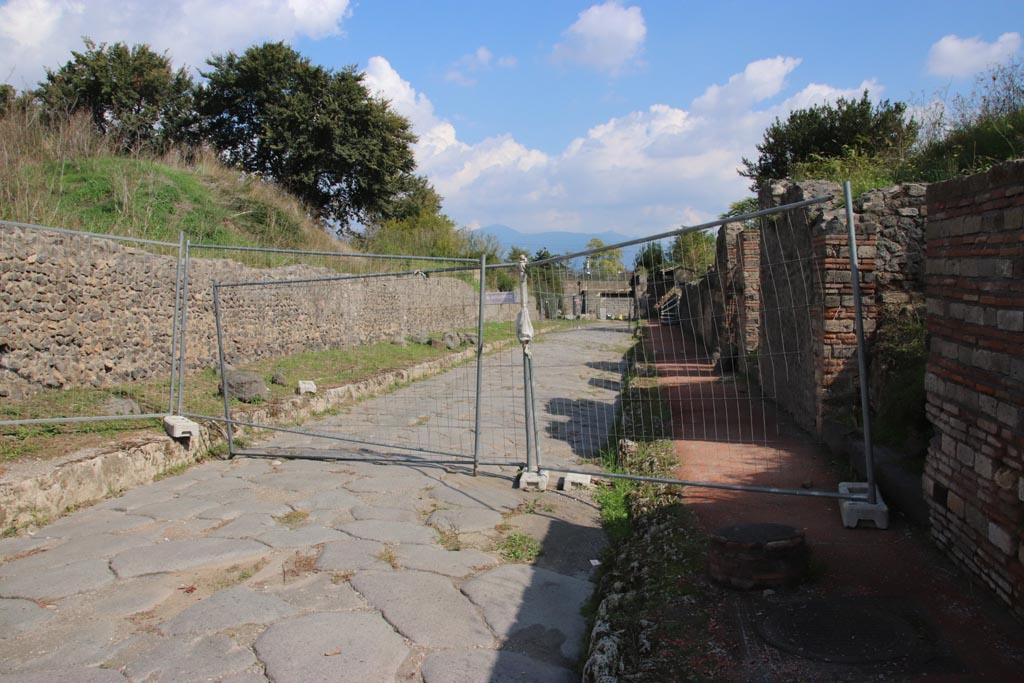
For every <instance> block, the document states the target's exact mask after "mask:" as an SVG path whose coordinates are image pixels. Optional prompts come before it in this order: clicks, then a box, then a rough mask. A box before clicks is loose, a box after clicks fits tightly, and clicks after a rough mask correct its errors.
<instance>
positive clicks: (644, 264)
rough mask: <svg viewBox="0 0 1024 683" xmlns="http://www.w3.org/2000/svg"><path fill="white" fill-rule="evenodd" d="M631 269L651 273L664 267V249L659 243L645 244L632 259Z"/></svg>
mask: <svg viewBox="0 0 1024 683" xmlns="http://www.w3.org/2000/svg"><path fill="white" fill-rule="evenodd" d="M633 267H634V268H635V269H637V270H640V269H643V270H646V271H647V272H653V271H655V270H658V269H659V268H664V267H665V248H664V247H662V246H661V243H660V242H650V243H648V244H645V245H644V246H643V247H642V248H641V249H640V251H638V252H637V254H636V256H634V257H633Z"/></svg>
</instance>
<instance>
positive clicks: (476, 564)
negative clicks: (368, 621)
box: [395, 545, 500, 578]
mask: <svg viewBox="0 0 1024 683" xmlns="http://www.w3.org/2000/svg"><path fill="white" fill-rule="evenodd" d="M395 554H396V555H397V556H398V564H399V565H400V566H401V567H403V568H406V569H416V570H419V571H424V572H433V573H435V574H444V575H445V576H453V577H456V578H462V577H465V576H469V575H470V574H474V573H476V572H477V571H478V570H480V569H483V568H488V567H494V566H496V565H498V564H500V562H499V561H498V560H497V558H495V557H492V556H490V555H488V554H487V553H483V552H480V551H479V550H474V549H472V548H467V549H465V550H455V551H452V550H445V549H444V548H439V547H438V546H435V545H400V546H398V547H397V548H396V549H395Z"/></svg>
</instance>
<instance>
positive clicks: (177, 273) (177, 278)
mask: <svg viewBox="0 0 1024 683" xmlns="http://www.w3.org/2000/svg"><path fill="white" fill-rule="evenodd" d="M184 252H185V232H184V231H183V230H182V231H179V232H178V261H177V267H176V268H175V270H174V321H173V322H172V323H171V397H170V401H169V403H168V406H167V412H168V413H171V414H175V411H174V406H175V402H174V390H175V389H176V388H177V386H176V385H177V382H178V316H179V315H180V314H181V260H182V257H183V256H184ZM178 412H180V411H178Z"/></svg>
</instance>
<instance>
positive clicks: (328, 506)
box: [295, 489, 363, 510]
mask: <svg viewBox="0 0 1024 683" xmlns="http://www.w3.org/2000/svg"><path fill="white" fill-rule="evenodd" d="M362 503H363V501H362V500H361V499H360V498H359V497H358V496H356V495H355V494H354V493H350V492H349V491H346V490H344V489H331V490H330V491H321V492H320V493H318V494H316V495H315V496H307V497H306V498H302V499H300V500H298V501H296V502H295V509H296V510H348V509H350V508H353V507H355V506H357V505H362Z"/></svg>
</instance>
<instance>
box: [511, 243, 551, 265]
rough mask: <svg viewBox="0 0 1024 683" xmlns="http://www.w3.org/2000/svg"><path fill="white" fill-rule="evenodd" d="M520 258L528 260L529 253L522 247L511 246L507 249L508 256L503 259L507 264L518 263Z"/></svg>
mask: <svg viewBox="0 0 1024 683" xmlns="http://www.w3.org/2000/svg"><path fill="white" fill-rule="evenodd" d="M545 251H547V250H546V249H545ZM520 256H525V257H526V258H530V252H529V251H527V250H526V249H523V248H522V247H517V246H514V245H513V246H511V247H509V248H508V256H506V257H505V259H506V260H507V261H508V262H509V263H518V262H519V257H520Z"/></svg>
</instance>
